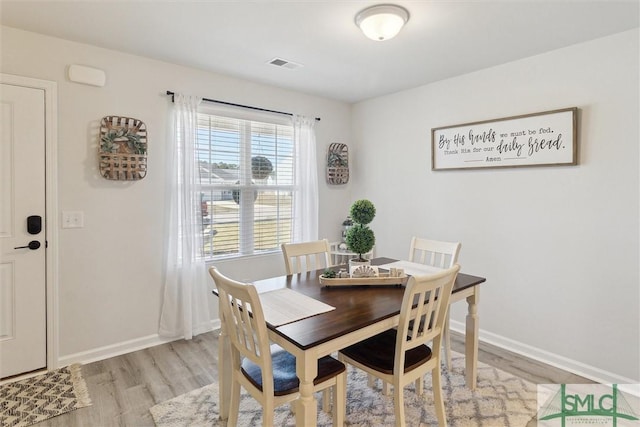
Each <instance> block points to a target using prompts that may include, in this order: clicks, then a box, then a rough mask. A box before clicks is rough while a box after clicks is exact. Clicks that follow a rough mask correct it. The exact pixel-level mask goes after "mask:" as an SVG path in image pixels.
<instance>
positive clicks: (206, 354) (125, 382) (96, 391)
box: [37, 331, 591, 427]
mask: <svg viewBox="0 0 640 427" xmlns="http://www.w3.org/2000/svg"><path fill="white" fill-rule="evenodd" d="M217 336H218V332H217V331H214V332H209V333H206V334H202V335H199V336H197V337H195V338H194V339H193V340H190V341H183V340H182V341H174V342H172V343H168V344H163V345H160V346H157V347H152V348H148V349H145V350H140V351H136V352H133V353H129V354H125V355H122V356H118V357H114V358H111V359H107V360H102V361H99V362H94V363H90V364H87V365H84V366H83V367H82V373H83V377H84V378H85V381H86V382H87V387H88V388H89V394H90V396H91V399H92V401H93V406H90V407H88V408H81V409H78V410H76V411H73V412H70V413H67V414H64V415H61V416H58V417H55V418H52V419H50V420H47V421H44V422H42V423H39V424H37V425H38V426H56V427H73V426H82V427H107V426H128V427H138V426H153V425H154V423H153V419H152V418H151V414H150V413H149V408H150V407H152V406H154V405H155V404H157V403H160V402H163V401H165V400H168V399H171V398H173V397H175V396H178V395H180V394H183V393H186V392H189V391H191V390H195V389H197V388H200V387H202V386H205V385H207V384H211V383H212V382H213V381H217V377H218V372H217V367H216V360H217V358H218V339H217ZM451 346H452V348H453V350H455V351H458V352H464V341H463V337H462V336H461V335H459V334H456V333H452V342H451ZM478 359H479V360H480V361H481V362H484V363H487V364H489V365H492V366H495V367H498V368H500V369H502V370H504V371H507V372H510V373H512V374H514V375H518V376H520V377H522V378H525V379H527V380H529V381H531V382H533V383H536V384H545V383H546V384H562V383H567V384H569V383H585V382H587V383H588V382H591V381H589V380H587V379H585V378H582V377H578V376H576V375H573V374H571V373H568V372H566V371H563V370H560V369H557V368H554V367H551V366H548V365H545V364H542V363H539V362H536V361H533V360H530V359H527V358H524V357H522V356H519V355H516V354H513V353H510V352H507V351H505V350H502V349H499V348H497V347H494V346H491V345H489V344H485V343H480V352H479V356H478Z"/></svg>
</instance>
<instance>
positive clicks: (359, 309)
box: [214, 258, 486, 427]
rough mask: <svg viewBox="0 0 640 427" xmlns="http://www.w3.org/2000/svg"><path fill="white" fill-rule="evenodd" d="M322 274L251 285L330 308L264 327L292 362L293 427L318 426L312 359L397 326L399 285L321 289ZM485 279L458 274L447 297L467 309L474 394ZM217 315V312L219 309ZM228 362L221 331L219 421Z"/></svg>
mask: <svg viewBox="0 0 640 427" xmlns="http://www.w3.org/2000/svg"><path fill="white" fill-rule="evenodd" d="M394 261H395V260H394V259H390V258H375V259H373V260H372V265H384V264H388V263H391V262H394ZM322 273H323V270H316V271H310V272H307V273H301V274H293V275H288V276H279V277H274V278H270V279H264V280H258V281H256V282H253V285H255V287H256V288H257V290H258V292H259V293H260V292H266V291H271V290H277V289H281V288H290V289H292V290H294V291H296V292H299V293H301V294H303V295H306V296H309V297H311V298H313V299H315V300H318V301H321V302H323V303H325V304H328V305H330V306H332V307H335V310H331V311H328V312H325V313H322V314H317V315H315V316H311V317H307V318H304V319H301V320H297V321H294V322H292V323H288V324H285V325H281V326H274V325H270V324H267V326H268V331H269V337H270V339H271V340H272V341H273V342H275V343H277V344H278V345H280V346H281V347H283V348H284V349H285V350H287V351H288V352H290V353H291V354H293V355H294V356H295V357H296V372H297V375H298V378H299V379H300V397H299V398H298V400H297V401H296V425H297V426H300V427H302V426H304V427H308V426H315V425H316V424H317V403H316V400H315V397H314V394H313V379H314V378H315V377H316V376H317V360H318V359H319V358H320V357H323V356H326V355H329V354H331V353H334V352H337V351H338V350H340V349H342V348H345V347H348V346H349V345H351V344H354V343H356V342H359V341H362V340H364V339H366V338H368V337H371V336H373V335H376V334H378V333H380V332H383V331H386V330H388V329H390V328H393V327H395V326H397V325H398V321H399V314H400V306H401V304H402V297H403V294H404V287H402V286H353V287H336V288H334V287H326V286H323V285H322V284H321V283H320V280H319V277H320V275H321V274H322ZM485 280H486V279H485V278H483V277H478V276H472V275H469V274H464V273H459V274H458V276H457V278H456V282H455V285H454V288H453V293H452V297H451V303H454V302H457V301H462V300H466V301H467V305H468V313H467V318H466V328H465V379H466V385H467V387H469V388H471V389H475V387H476V378H477V363H478V328H479V326H478V298H479V294H478V291H479V285H480V284H481V283H483V282H485ZM214 293H216V292H215V291H214ZM219 312H220V313H222V310H220V311H219ZM221 321H222V322H223V321H224V319H221ZM230 358H231V352H230V343H229V339H228V337H227V336H226V333H225V331H224V327H222V328H221V333H220V337H219V355H218V373H219V381H220V395H219V398H220V418H221V419H227V417H228V414H229V400H230V395H229V393H230V389H231V372H230V370H229V369H227V368H225V366H224V365H225V363H228V361H229V360H230Z"/></svg>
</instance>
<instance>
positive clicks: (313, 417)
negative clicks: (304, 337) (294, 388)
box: [296, 350, 318, 427]
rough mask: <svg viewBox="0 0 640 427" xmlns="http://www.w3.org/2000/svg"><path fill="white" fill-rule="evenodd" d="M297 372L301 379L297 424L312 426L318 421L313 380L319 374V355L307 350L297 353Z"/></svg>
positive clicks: (297, 403) (305, 426) (298, 425)
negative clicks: (301, 353)
mask: <svg viewBox="0 0 640 427" xmlns="http://www.w3.org/2000/svg"><path fill="white" fill-rule="evenodd" d="M296 374H297V375H298V378H299V379H300V397H299V398H298V400H297V401H296V426H297V427H311V426H315V425H317V423H318V404H317V402H316V398H315V396H314V394H313V380H314V379H315V377H316V376H318V357H317V356H316V355H315V354H313V352H312V351H310V350H307V351H305V352H304V354H303V355H302V356H300V355H296Z"/></svg>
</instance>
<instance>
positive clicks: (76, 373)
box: [0, 365, 91, 427]
mask: <svg viewBox="0 0 640 427" xmlns="http://www.w3.org/2000/svg"><path fill="white" fill-rule="evenodd" d="M86 406H91V399H90V398H89V393H88V391H87V386H86V384H85V382H84V379H83V378H82V371H81V368H80V365H71V366H67V367H66V368H61V369H57V370H55V371H52V372H48V373H46V374H43V375H38V376H36V377H32V378H27V379H24V380H21V381H16V382H13V383H8V384H4V385H2V386H0V426H2V427H25V426H30V425H33V424H35V423H39V422H40V421H44V420H46V419H49V418H52V417H55V416H57V415H61V414H64V413H66V412H69V411H73V410H75V409H78V408H84V407H86Z"/></svg>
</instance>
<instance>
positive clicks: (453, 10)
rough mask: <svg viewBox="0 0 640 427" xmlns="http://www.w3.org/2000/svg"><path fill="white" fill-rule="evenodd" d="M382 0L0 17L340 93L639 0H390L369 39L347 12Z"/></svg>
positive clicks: (20, 11)
mask: <svg viewBox="0 0 640 427" xmlns="http://www.w3.org/2000/svg"><path fill="white" fill-rule="evenodd" d="M385 1H386V0H383V1H380V2H376V1H374V0H367V1H360V0H359V1H346V0H345V1H340V0H333V1H331V0H329V1H311V0H305V1H303V0H298V1H269V0H261V1H260V0H253V1H245V0H236V1H212V0H209V1H185V0H174V1H150V0H147V1H115V0H102V1H86V0H85V1H56V0H49V1H31V0H20V1H8V0H1V1H0V23H2V24H3V25H7V26H10V27H16V28H21V29H25V30H29V31H34V32H38V33H43V34H49V35H52V36H56V37H60V38H64V39H68V40H74V41H78V42H83V43H89V44H92V45H96V46H101V47H105V48H110V49H116V50H120V51H123V52H128V53H132V54H136V55H142V56H147V57H151V58H156V59H160V60H164V61H168V62H172V63H176V64H182V65H186V66H190V67H195V68H200V69H204V70H210V71H214V72H217V73H222V74H229V75H234V76H238V77H242V78H245V79H249V80H253V81H257V82H262V83H267V84H272V85H276V86H280V87H283V88H288V89H293V90H298V91H302V92H306V93H310V94H314V95H320V96H324V97H327V98H333V99H337V100H342V101H347V102H357V101H360V100H363V99H367V98H371V97H375V96H379V95H383V94H387V93H392V92H396V91H399V90H403V89H408V88H412V87H416V86H420V85H423V84H427V83H430V82H434V81H437V80H441V79H445V78H448V77H452V76H457V75H461V74H465V73H469V72H472V71H475V70H479V69H483V68H487V67H491V66H494V65H498V64H503V63H506V62H510V61H514V60H517V59H520V58H524V57H528V56H532V55H536V54H539V53H542V52H546V51H549V50H553V49H557V48H561V47H564V46H568V45H572V44H575V43H580V42H583V41H587V40H592V39H595V38H598V37H603V36H606V35H609V34H613V33H617V32H621V31H625V30H629V29H632V28H636V27H638V26H640V24H639V15H640V12H639V10H640V8H639V6H640V0H628V1H622V2H620V1H611V0H609V1H583V0H564V1H542V0H537V1H521V0H502V1H479V0H475V1H457V0H448V1H446V0H440V1H409V0H398V1H396V2H395V3H396V4H399V5H402V6H404V7H405V8H407V9H408V10H409V12H410V14H411V17H410V19H409V22H408V23H407V25H406V26H405V28H404V29H403V30H402V31H401V33H400V34H399V35H398V36H397V37H396V38H394V39H392V40H389V41H386V42H374V41H371V40H369V39H367V38H365V37H364V35H363V34H362V33H361V32H360V31H359V29H358V28H357V27H356V26H355V24H354V16H355V15H356V13H357V12H358V11H360V10H361V9H363V8H365V7H367V6H370V5H373V4H377V3H384V2H385ZM275 57H280V58H283V59H286V60H289V61H293V62H297V63H300V64H303V65H304V66H303V67H301V68H298V69H295V70H290V69H286V68H280V67H275V66H273V65H269V64H268V61H270V60H271V59H273V58H275ZM597 60H598V59H597V58H594V61H597ZM86 65H91V64H86ZM548 65H549V66H550V67H553V64H548Z"/></svg>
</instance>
